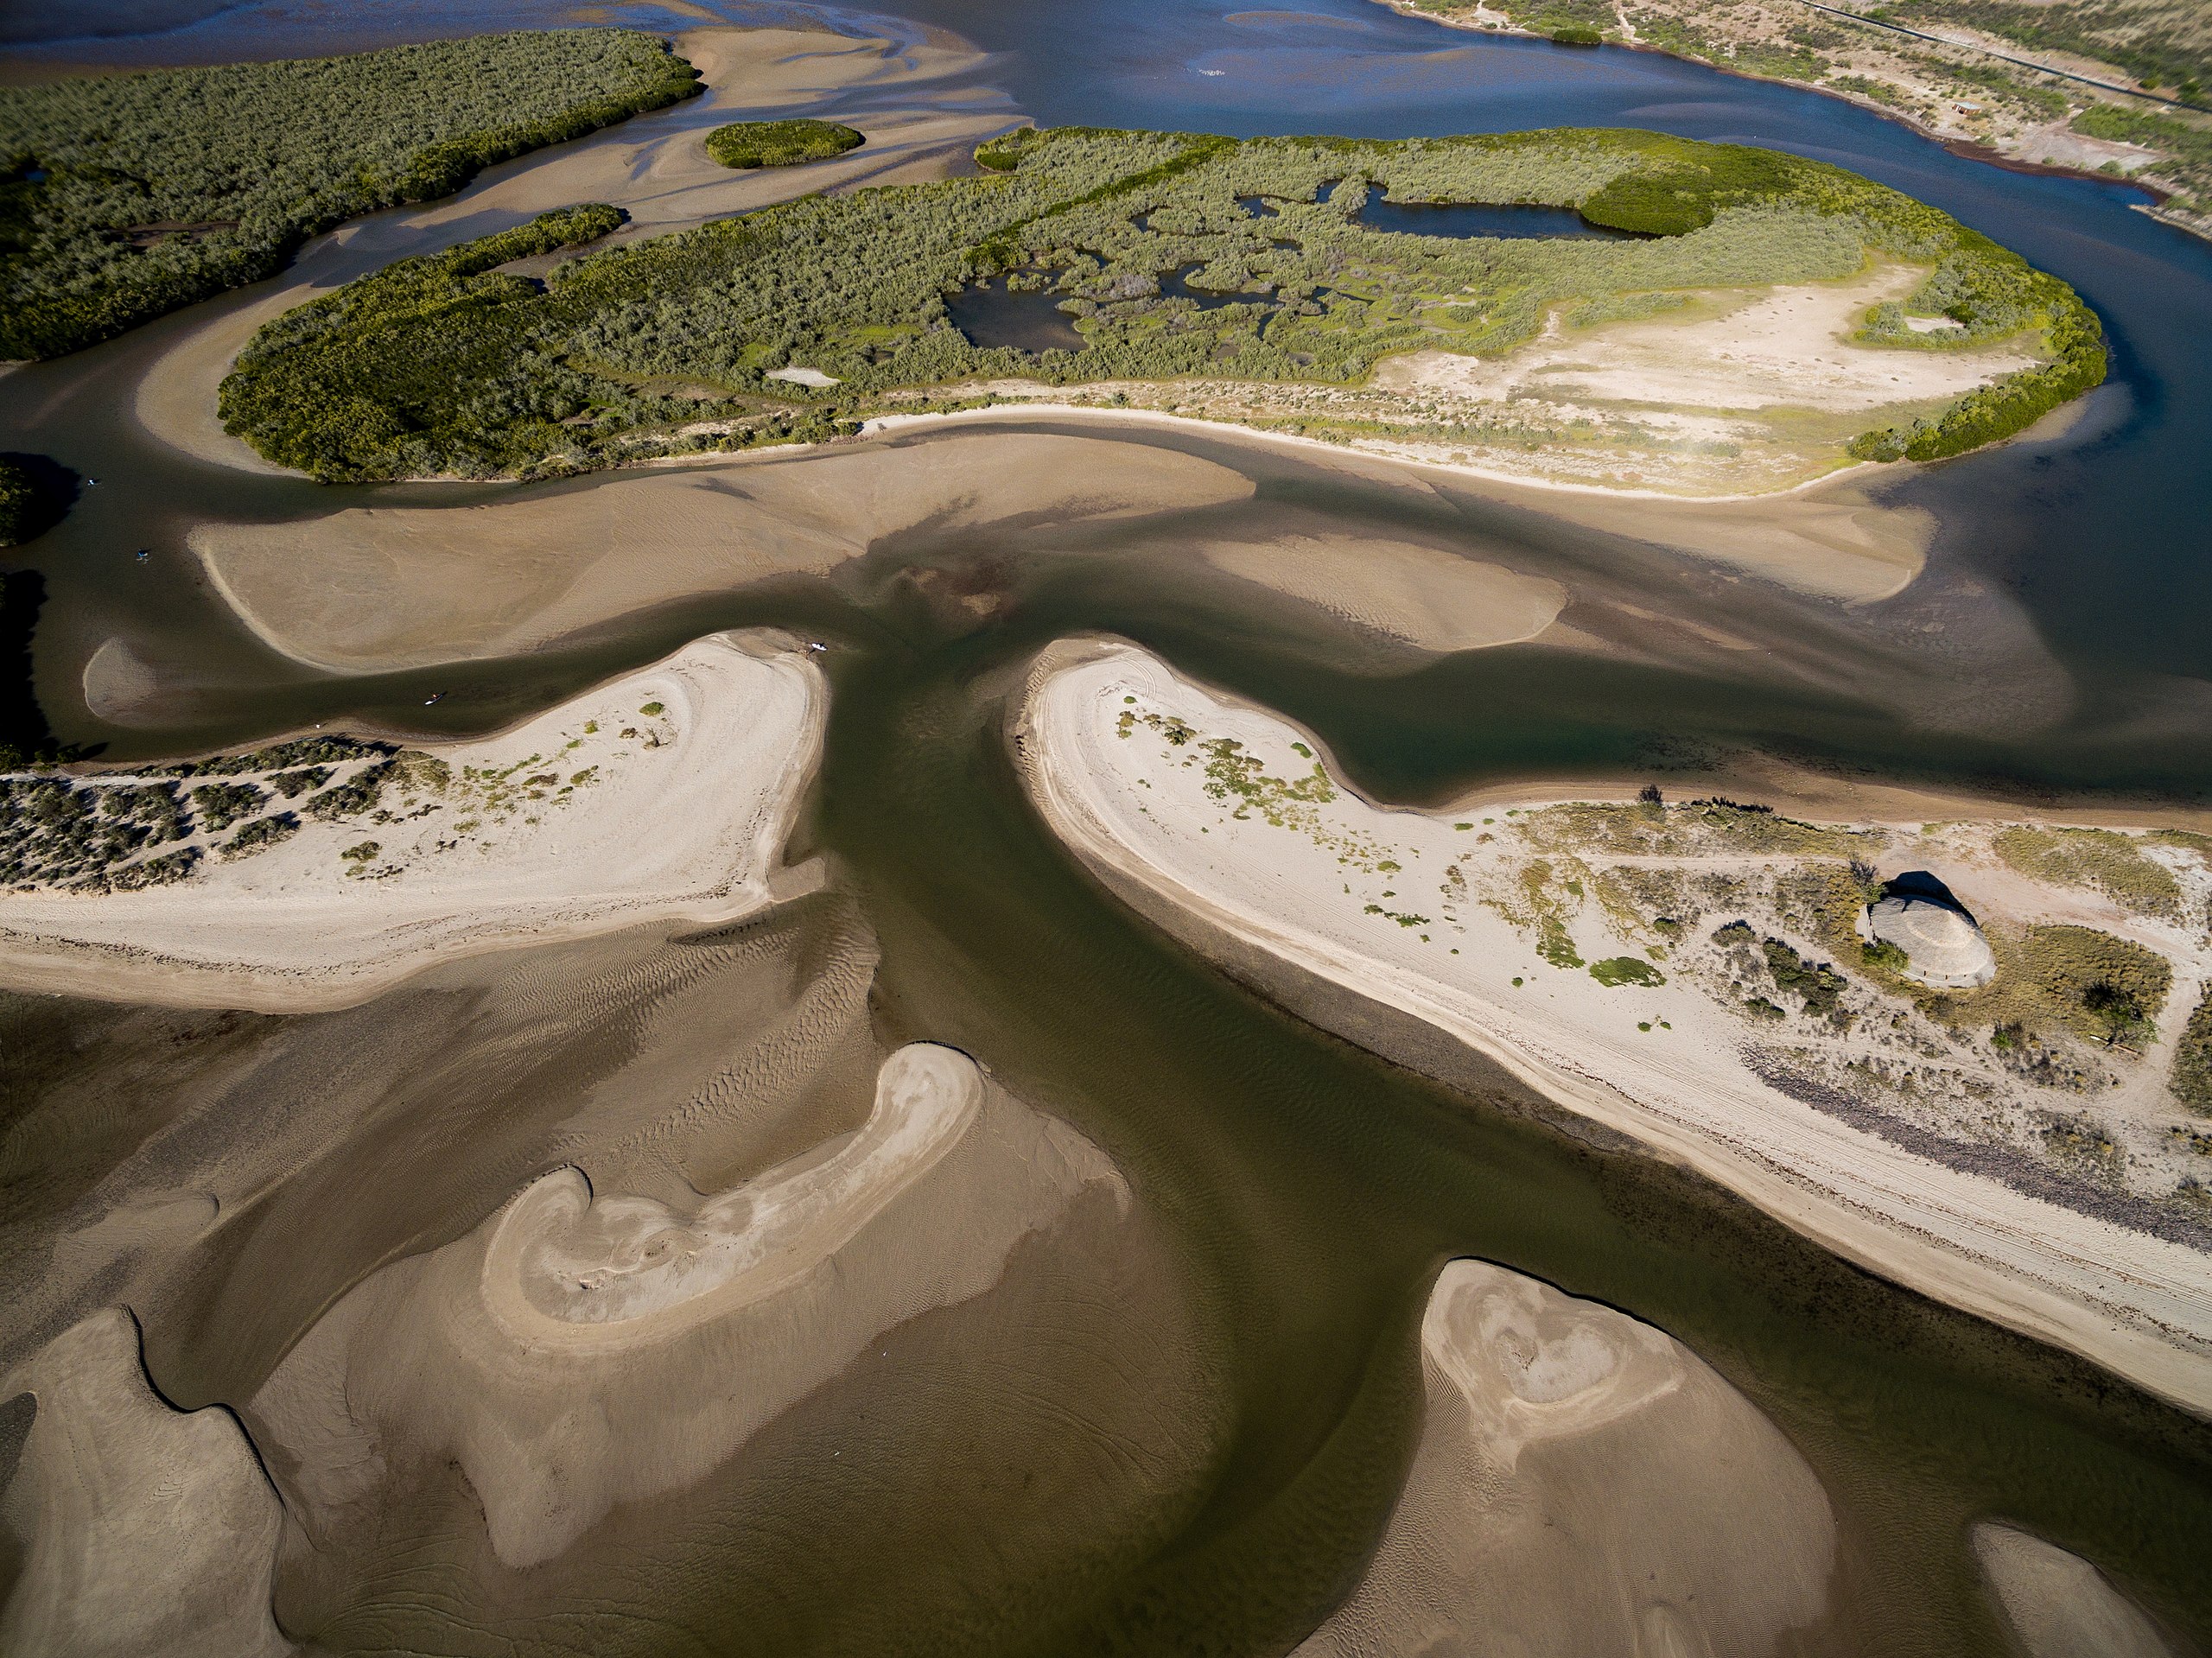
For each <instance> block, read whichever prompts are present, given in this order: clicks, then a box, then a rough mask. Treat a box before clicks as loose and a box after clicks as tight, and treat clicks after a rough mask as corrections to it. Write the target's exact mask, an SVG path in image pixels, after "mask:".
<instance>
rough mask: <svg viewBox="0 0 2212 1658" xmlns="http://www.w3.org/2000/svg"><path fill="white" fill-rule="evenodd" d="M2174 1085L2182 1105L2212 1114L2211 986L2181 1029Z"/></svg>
mask: <svg viewBox="0 0 2212 1658" xmlns="http://www.w3.org/2000/svg"><path fill="white" fill-rule="evenodd" d="M2171 1087H2172V1089H2173V1094H2174V1097H2175V1098H2176V1099H2177V1100H2179V1101H2180V1102H2182V1103H2183V1105H2185V1106H2187V1107H2189V1108H2190V1109H2191V1110H2192V1111H2202V1112H2204V1113H2205V1114H2206V1115H2212V986H2208V987H2207V988H2206V989H2205V992H2204V994H2203V996H2202V998H2201V999H2200V1000H2199V1001H2198V1002H2197V1004H2196V1011H2195V1012H2194V1013H2190V1016H2189V1025H2188V1027H2187V1028H2186V1029H2184V1030H2183V1032H2182V1033H2181V1047H2180V1050H2179V1051H2177V1053H2176V1054H2175V1055H2174V1069H2173V1080H2172V1083H2171Z"/></svg>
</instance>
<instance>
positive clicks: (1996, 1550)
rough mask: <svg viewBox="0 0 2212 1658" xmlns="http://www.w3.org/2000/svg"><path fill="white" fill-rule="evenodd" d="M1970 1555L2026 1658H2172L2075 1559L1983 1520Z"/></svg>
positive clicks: (2093, 1571) (2148, 1626) (2138, 1617)
mask: <svg viewBox="0 0 2212 1658" xmlns="http://www.w3.org/2000/svg"><path fill="white" fill-rule="evenodd" d="M1974 1559H1975V1560H1978V1561H1980V1564H1981V1570H1982V1575H1983V1576H1985V1577H1986V1578H1987V1579H1989V1586H1990V1588H1991V1589H1992V1590H1993V1591H1995V1592H1996V1595H1997V1602H1998V1604H1999V1606H2001V1607H2003V1608H2004V1610H2005V1623H2008V1624H2010V1625H2011V1626H2012V1634H2013V1636H2015V1637H2016V1638H2017V1639H2018V1642H2019V1643H2020V1646H2021V1648H2022V1649H2023V1650H2024V1651H2025V1652H2026V1654H2027V1658H2172V1648H2170V1647H2168V1646H2167V1645H2166V1643H2165V1642H2164V1640H2163V1639H2162V1638H2161V1637H2160V1636H2159V1634H2158V1628H2157V1626H2156V1625H2155V1624H2153V1623H2152V1622H2151V1620H2150V1619H2149V1618H2147V1617H2144V1615H2143V1614H2142V1613H2141V1612H2140V1611H2139V1610H2137V1609H2136V1607H2135V1605H2134V1604H2133V1603H2132V1602H2131V1601H2129V1600H2128V1599H2127V1598H2126V1596H2124V1595H2122V1594H2121V1593H2120V1591H2118V1590H2117V1589H2115V1588H2113V1586H2112V1585H2111V1584H2110V1583H2108V1582H2107V1581H2106V1580H2105V1576H2104V1573H2102V1572H2100V1571H2098V1570H2097V1568H2096V1567H2094V1566H2091V1565H2090V1564H2089V1563H2088V1561H2087V1560H2083V1559H2082V1557H2081V1556H2080V1555H2078V1554H2069V1553H2067V1552H2066V1551H2065V1550H2064V1549H2063V1548H2059V1547H2056V1546H2055V1545H2053V1544H2050V1543H2046V1542H2044V1540H2043V1539H2041V1538H2040V1537H2034V1536H2031V1535H2030V1534H2028V1533H2026V1532H2024V1531H2021V1530H2018V1528H2014V1527H2012V1526H2005V1525H1999V1524H1997V1523H1995V1522H1994V1521H1984V1522H1983V1523H1982V1524H1980V1525H1978V1526H1976V1527H1975V1528H1974Z"/></svg>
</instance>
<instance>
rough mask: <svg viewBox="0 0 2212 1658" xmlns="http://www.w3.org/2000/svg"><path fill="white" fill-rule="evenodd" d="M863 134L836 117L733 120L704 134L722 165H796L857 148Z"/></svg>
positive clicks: (863, 140) (862, 138)
mask: <svg viewBox="0 0 2212 1658" xmlns="http://www.w3.org/2000/svg"><path fill="white" fill-rule="evenodd" d="M867 142H868V139H867V137H866V136H865V135H863V134H861V132H858V131H856V130H855V129H853V128H851V127H847V126H840V125H838V124H837V123H836V122H835V121H809V120H793V121H733V122H731V123H730V124H728V126H721V127H716V128H715V130H713V131H712V132H710V133H709V134H708V135H707V154H708V155H709V156H713V157H714V158H715V160H716V161H718V162H721V164H722V165H723V166H724V167H735V168H753V167H797V166H798V165H799V164H800V163H801V162H819V161H827V160H828V159H829V157H830V156H842V155H843V154H844V153H845V152H846V151H847V150H849V149H859V148H860V147H861V145H862V144H864V143H867Z"/></svg>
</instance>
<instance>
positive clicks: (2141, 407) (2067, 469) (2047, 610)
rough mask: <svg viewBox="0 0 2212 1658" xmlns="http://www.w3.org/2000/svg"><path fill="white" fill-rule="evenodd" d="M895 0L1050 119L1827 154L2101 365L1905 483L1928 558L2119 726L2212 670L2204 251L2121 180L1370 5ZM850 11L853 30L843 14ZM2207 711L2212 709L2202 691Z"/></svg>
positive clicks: (1729, 82) (1791, 92) (1365, 1)
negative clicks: (1983, 154) (1948, 565)
mask: <svg viewBox="0 0 2212 1658" xmlns="http://www.w3.org/2000/svg"><path fill="white" fill-rule="evenodd" d="M899 10H900V12H901V14H902V16H906V17H908V18H911V19H914V20H918V21H920V22H927V23H931V24H935V25H938V26H941V27H944V28H947V29H953V30H955V31H957V32H958V33H959V34H961V35H964V36H966V37H967V38H968V39H969V40H971V41H975V42H976V44H978V45H980V46H982V47H984V48H988V49H990V50H993V51H995V52H997V53H999V54H1001V57H1000V58H999V60H998V61H997V63H996V64H995V66H994V76H995V79H997V80H998V82H999V83H1000V84H1001V85H1002V86H1006V87H1007V89H1008V90H1009V91H1010V92H1012V93H1013V95H1014V98H1015V100H1016V101H1017V102H1018V103H1019V104H1020V106H1021V108H1022V109H1023V110H1024V111H1027V113H1029V114H1030V115H1031V116H1033V118H1035V119H1036V120H1038V121H1039V123H1040V124H1061V123H1086V124H1097V125H1106V126H1141V127H1158V128H1167V129H1177V130H1201V131H1212V132H1225V133H1232V134H1236V135H1239V136H1250V135H1257V134H1262V133H1275V134H1292V133H1340V134H1345V135H1349V136H1355V137H1413V136H1416V135H1436V134H1442V133H1451V132H1501V131H1511V130H1516V129H1521V128H1529V127H1545V126H1563V125H1578V126H1616V127H1618V126H1632V127H1648V128H1654V129H1657V130H1663V131H1669V132H1675V133H1680V134H1682V135H1684V136H1686V137H1694V138H1703V139H1709V140H1714V141H1719V142H1726V143H1755V144H1764V145H1769V146H1771V147H1773V148H1776V149H1788V150H1793V151H1796V153H1798V154H1800V155H1804V156H1814V157H1816V158H1817V159H1820V160H1822V161H1827V162H1835V163H1837V164H1838V165H1840V166H1843V167H1848V168H1853V170H1855V171H1857V172H1859V173H1863V174H1865V175H1867V176H1868V177H1870V178H1875V179H1878V180H1880V181H1882V182H1884V183H1885V184H1890V185H1893V186H1895V187H1897V188H1898V189H1901V190H1904V191H1907V192H1909V193H1910V194H1913V195H1916V196H1918V197H1920V198H1921V199H1923V200H1927V201H1930V202H1933V203H1935V204H1936V206H1940V207H1942V208H1943V209H1944V210H1945V211H1946V212H1948V213H1952V214H1954V215H1955V216H1956V217H1957V218H1959V219H1961V220H1962V221H1964V222H1965V223H1967V224H1968V225H1971V226H1974V228H1975V229H1977V230H1980V231H1981V232H1985V233H1986V234H1987V235H1990V236H1992V237H1994V238H1996V239H1997V240H1999V241H2000V242H2002V243H2004V244H2005V245H2007V246H2010V247H2012V248H2015V249H2017V250H2018V251H2020V252H2022V253H2024V254H2025V255H2026V256H2027V257H2029V258H2030V259H2031V260H2033V261H2034V262H2035V263H2036V264H2039V265H2041V266H2043V267H2044V269H2046V270H2053V271H2056V272H2057V273H2058V274H2059V275H2060V276H2063V277H2065V278H2066V280H2067V281H2069V282H2070V283H2073V284H2074V285H2075V288H2077V289H2080V290H2081V292H2082V294H2083V295H2085V296H2086V297H2087V298H2088V301H2089V302H2090V303H2091V304H2093V305H2094V306H2095V307H2096V308H2097V310H2098V313H2099V314H2101V316H2102V317H2103V318H2104V320H2105V324H2106V327H2107V329H2108V330H2109V331H2110V334H2111V336H2112V342H2113V374H2112V380H2111V383H2110V384H2108V386H2107V388H2106V389H2105V390H2104V391H2102V392H2101V393H2099V394H2098V396H2097V397H2096V398H2095V399H2094V404H2093V409H2092V411H2091V412H2092V421H2091V424H2092V425H2093V426H2094V429H2095V430H2096V434H2097V435H2095V436H2094V438H2092V439H2088V440H2087V441H2081V442H2077V443H2075V444H2071V445H2066V446H2060V447H2057V448H2042V449H2040V450H2038V451H2037V452H2035V453H2029V452H2027V451H2025V450H2024V449H2018V448H2016V449H2012V450H2007V451H1998V452H1994V453H1991V454H1983V455H1977V456H1970V457H1967V458H1966V459H1964V460H1962V461H1955V462H1951V463H1949V464H1948V465H1946V466H1943V467H1938V468H1936V469H1934V470H1933V471H1931V472H1930V473H1929V474H1927V475H1926V476H1925V477H1923V479H1921V480H1919V481H1918V482H1917V483H1916V484H1915V485H1914V486H1913V487H1912V489H1911V490H1910V491H1909V492H1908V494H1909V496H1910V497H1917V498H1920V499H1925V500H1926V501H1927V502H1928V503H1929V505H1932V506H1934V507H1936V509H1937V510H1938V511H1940V512H1941V513H1942V517H1943V519H1944V523H1945V535H1946V537H1948V542H1947V543H1939V549H1938V550H1939V553H1942V554H1944V555H1945V556H1952V557H1955V558H1957V559H1960V560H1963V561H1966V562H1968V563H1969V564H1970V565H1971V566H1972V567H1973V568H1974V570H1975V571H1976V572H1977V573H1978V574H1979V575H1982V576H1984V577H1986V579H1987V580H1988V581H1991V582H1993V583H1994V584H1997V585H1998V586H1999V587H2001V588H2004V589H2005V590H2008V591H2009V592H2010V593H2011V594H2013V595H2015V596H2016V597H2017V598H2018V600H2019V601H2020V602H2021V603H2022V604H2023V605H2024V606H2025V607H2027V609H2028V611H2029V613H2030V614H2031V618H2032V619H2033V622H2034V624H2035V626H2037V628H2038V629H2039V630H2040V632H2042V633H2043V635H2044V638H2045V639H2046V641H2047V642H2048V643H2049V644H2050V646H2051V648H2052V649H2053V650H2054V651H2056V652H2058V653H2059V654H2060V656H2061V657H2063V658H2064V659H2066V660H2068V661H2069V664H2073V665H2075V668H2076V670H2077V672H2078V673H2079V675H2080V676H2081V677H2082V678H2083V680H2084V682H2085V683H2087V682H2092V681H2093V682H2095V683H2097V684H2098V685H2100V686H2101V687H2102V688H2103V689H2105V690H2106V691H2108V692H2109V693H2110V694H2111V695H2112V696H2113V698H2114V699H2115V700H2114V702H2113V710H2112V713H2111V717H2112V718H2113V720H2114V721H2122V720H2126V719H2127V718H2130V717H2131V715H2130V714H2129V712H2128V706H2127V705H2128V704H2129V702H2130V696H2129V694H2128V693H2127V691H2126V689H2125V688H2126V686H2127V685H2128V684H2130V683H2133V684H2136V685H2139V686H2141V687H2142V688H2143V695H2144V696H2145V697H2146V698H2147V697H2151V696H2155V695H2159V694H2161V692H2162V690H2163V689H2171V688H2170V687H2164V688H2161V687H2160V686H2159V684H2158V677H2160V676H2173V675H2179V676H2186V677H2189V678H2191V679H2196V680H2204V679H2212V529H2208V526H2212V465H2208V462H2212V245H2207V244H2206V243H2204V242H2202V241H2199V240H2197V239H2196V238H2192V237H2190V236H2188V235H2186V234H2184V233H2183V232H2181V231H2178V230H2176V229H2174V228H2172V227H2171V226H2165V225H2162V224H2160V223H2158V221H2157V220H2155V219H2150V218H2149V217H2147V216H2146V215H2145V214H2143V213H2138V212H2135V211H2134V208H2135V206H2137V205H2138V204H2140V203H2143V202H2145V200H2147V199H2148V198H2147V197H2145V194H2143V193H2142V192H2141V191H2139V190H2137V189H2134V188H2133V187H2129V186H2126V185H2124V184H2120V183H2108V182H2105V181H2097V180H2088V179H2075V178H2066V177H2060V176H2056V175H2048V174H2030V173H2024V172H2012V171H2008V170H2005V169H2003V168H1997V167H1993V166H1990V165H1988V164H1986V163H1985V162H1977V161H1974V160H1970V159H1968V158H1967V157H1965V156H1957V155H1954V154H1952V153H1950V152H1949V151H1948V150H1946V149H1943V148H1942V146H1941V145H1940V144H1937V143H1932V142H1930V141H1929V140H1928V139H1925V138H1923V137H1919V136H1918V135H1917V134H1916V133H1914V132H1912V131H1910V130H1908V129H1907V128H1904V127H1903V126H1900V125H1898V124H1896V123H1894V122H1891V121H1886V120H1884V119H1882V118H1880V117H1878V116H1877V115H1875V114H1873V113H1872V111H1867V110H1864V109H1861V108H1859V106H1858V105H1852V104H1847V103H1845V102H1843V101H1841V100H1840V99H1837V98H1825V97H1822V96H1821V95H1820V94H1819V93H1816V92H1809V91H1808V90H1806V89H1804V88H1802V87H1799V86H1785V85H1782V84H1779V83H1772V82H1766V81H1757V80H1750V79H1744V78H1741V77H1738V76H1734V75H1726V74H1722V73H1719V72H1717V71H1715V70H1713V69H1709V68H1707V67H1704V66H1702V65H1699V64H1693V63H1688V62H1684V61H1681V60H1676V59H1673V58H1669V57H1664V56H1662V55H1660V54H1656V53H1649V52H1630V51H1626V50H1622V49H1617V48H1602V49H1599V50H1596V51H1592V50H1588V49H1586V48H1565V47H1554V46H1552V45H1551V44H1549V43H1548V42H1546V41H1531V40H1518V39H1505V38H1499V37H1496V36H1480V37H1478V36H1475V35H1471V34H1469V33H1467V32H1465V31H1463V30H1454V29H1446V28H1444V27H1443V26H1441V25H1439V24H1435V23H1431V22H1427V21H1425V20H1422V19H1420V18H1414V17H1407V16H1401V15H1399V14H1397V13H1395V12H1392V11H1389V10H1385V9H1383V7H1381V6H1379V5H1376V4H1373V3H1371V0H1313V3H1312V4H1309V5H1306V6H1303V7H1301V8H1300V10H1296V11H1249V10H1241V9H1240V8H1238V7H1237V6H1236V4H1234V3H1233V0H1083V3H1071V4H1063V5H1057V6H1033V5H1014V4H1009V3H1007V0H906V3H905V4H903V5H902V6H901V7H900V8H899ZM818 15H823V16H844V17H848V18H850V19H852V20H853V21H852V22H851V23H850V24H849V26H852V27H859V26H860V24H859V21H858V18H859V15H858V14H848V13H834V12H829V11H823V12H822V13H820V14H818ZM2200 706H2202V707H2204V708H2205V709H2206V715H2205V717H2206V718H2207V719H2208V720H2212V702H2206V703H2204V704H2201V705H2200Z"/></svg>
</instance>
